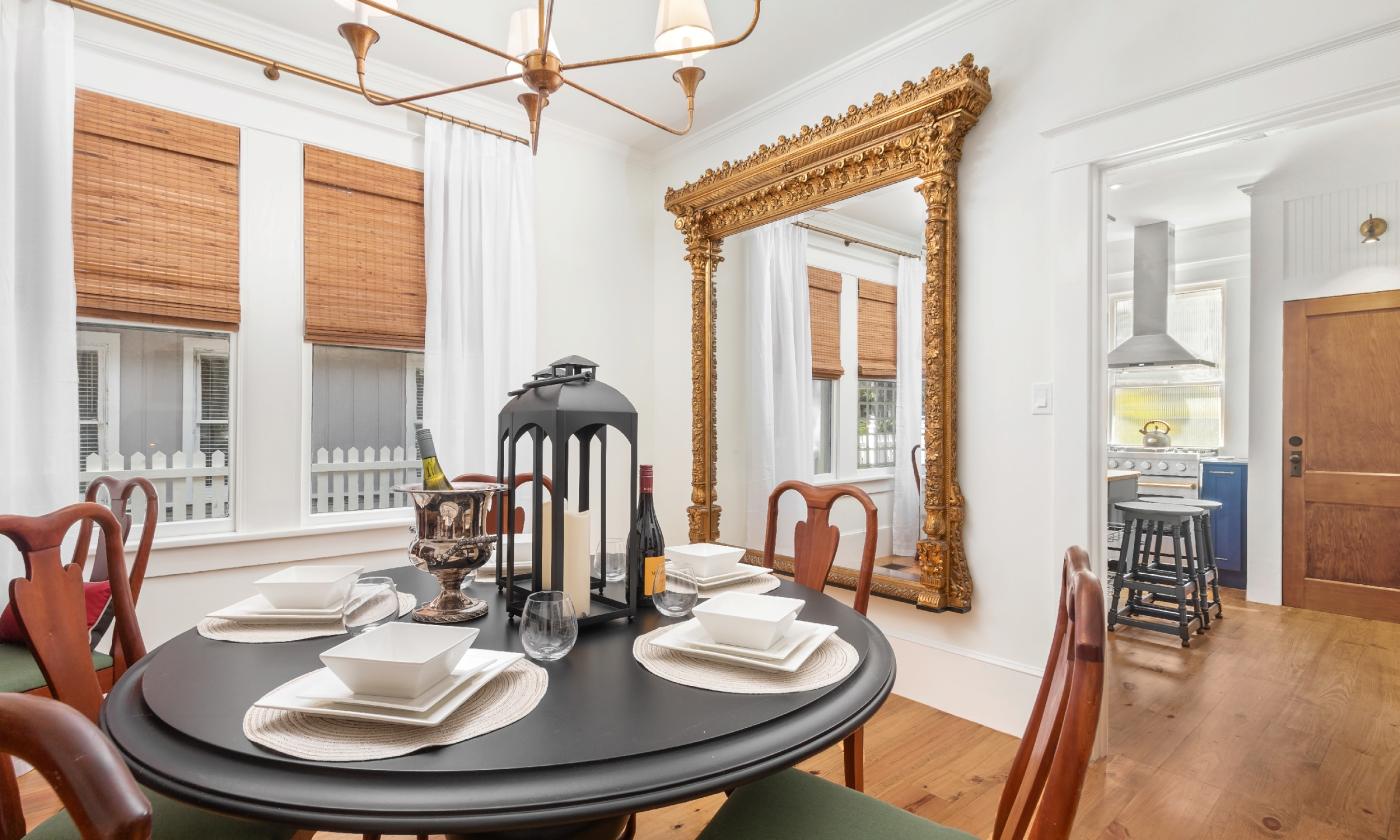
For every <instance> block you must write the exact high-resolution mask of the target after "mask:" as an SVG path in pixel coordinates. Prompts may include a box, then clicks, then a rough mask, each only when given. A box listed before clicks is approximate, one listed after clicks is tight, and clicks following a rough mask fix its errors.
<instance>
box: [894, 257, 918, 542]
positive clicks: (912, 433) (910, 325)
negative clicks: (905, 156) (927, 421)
mask: <svg viewBox="0 0 1400 840" xmlns="http://www.w3.org/2000/svg"><path fill="white" fill-rule="evenodd" d="M896 290H897V294H898V296H897V298H896V300H897V303H896V310H895V330H896V337H895V341H896V348H895V376H896V377H897V379H896V383H895V421H894V422H895V425H894V443H895V452H894V454H895V463H894V512H893V516H892V517H891V520H892V521H891V530H892V532H891V537H892V541H893V549H894V553H895V554H899V555H904V556H910V555H913V554H914V549H915V546H916V544H917V543H918V541H919V528H920V525H921V524H922V522H923V507H924V505H923V494H922V493H920V492H919V489H918V487H916V486H915V483H914V470H913V468H912V466H911V464H910V462H909V453H910V451H911V450H912V449H913V448H914V446H916V445H919V444H922V443H923V440H924V396H923V390H924V389H923V384H924V362H923V355H924V354H923V349H924V261H923V260H922V259H915V258H913V257H900V258H899V277H898V279H897V280H896ZM923 454H924V453H923V452H922V451H920V453H919V455H920V458H919V465H920V467H921V468H922V466H923V457H922V456H923ZM920 472H921V473H922V469H920ZM920 481H921V482H922V478H921V479H920Z"/></svg>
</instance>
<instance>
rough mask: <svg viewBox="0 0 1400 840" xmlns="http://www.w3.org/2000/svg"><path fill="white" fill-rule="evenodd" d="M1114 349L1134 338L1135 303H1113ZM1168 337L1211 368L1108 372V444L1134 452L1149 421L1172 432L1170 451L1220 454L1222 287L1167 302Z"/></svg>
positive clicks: (1222, 438) (1175, 296) (1124, 300)
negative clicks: (1183, 449)
mask: <svg viewBox="0 0 1400 840" xmlns="http://www.w3.org/2000/svg"><path fill="white" fill-rule="evenodd" d="M1112 317H1113V324H1112V328H1113V346H1115V347H1117V346H1118V345H1119V344H1121V343H1123V342H1124V341H1126V340H1127V339H1128V337H1129V336H1130V335H1132V331H1133V299H1132V297H1131V296H1130V295H1125V296H1121V297H1115V298H1114V299H1113V307H1112ZM1167 331H1168V332H1169V333H1170V334H1171V336H1172V338H1175V339H1176V340H1177V341H1179V342H1181V344H1182V345H1184V346H1185V347H1186V348H1187V349H1188V350H1190V351H1191V352H1193V353H1196V354H1197V355H1198V356H1200V357H1201V358H1203V359H1208V360H1211V361H1214V362H1215V364H1216V366H1215V367H1207V366H1204V365H1193V366H1188V367H1180V368H1140V369H1131V370H1115V371H1113V372H1112V418H1111V423H1110V429H1109V436H1110V437H1109V442H1110V443H1112V444H1114V445H1117V446H1138V445H1141V443H1142V436H1141V434H1140V433H1139V432H1138V430H1139V429H1141V428H1142V427H1143V425H1144V424H1145V423H1147V422H1149V421H1151V420H1161V421H1163V422H1165V423H1167V424H1168V425H1170V426H1171V428H1172V432H1171V437H1172V445H1173V446H1185V447H1193V448H1201V449H1218V448H1220V447H1221V446H1222V445H1224V442H1225V432H1224V428H1225V427H1224V417H1223V411H1222V404H1223V399H1222V397H1223V391H1224V384H1225V358H1224V351H1225V289H1224V286H1223V285H1222V284H1218V283H1217V284H1213V285H1209V286H1203V287H1197V288H1192V289H1186V290H1183V291H1179V292H1176V293H1174V294H1173V295H1172V296H1171V298H1170V299H1169V300H1168V302H1167Z"/></svg>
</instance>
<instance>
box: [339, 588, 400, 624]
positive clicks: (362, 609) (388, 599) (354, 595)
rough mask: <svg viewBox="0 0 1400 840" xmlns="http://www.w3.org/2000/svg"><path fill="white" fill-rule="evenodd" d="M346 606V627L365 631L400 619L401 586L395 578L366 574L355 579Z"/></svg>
mask: <svg viewBox="0 0 1400 840" xmlns="http://www.w3.org/2000/svg"><path fill="white" fill-rule="evenodd" d="M346 606H347V607H350V609H347V610H346V611H345V616H344V620H345V629H346V630H349V631H350V632H351V633H363V632H365V631H366V630H371V629H373V628H375V627H378V626H379V625H381V624H388V623H389V622H391V621H394V620H396V619H398V617H399V588H398V586H396V585H395V584H394V579H393V578H390V577H382V576H378V575H365V576H363V577H361V578H360V579H359V580H357V581H355V588H354V589H353V590H351V592H350V599H349V601H348V602H347V603H346Z"/></svg>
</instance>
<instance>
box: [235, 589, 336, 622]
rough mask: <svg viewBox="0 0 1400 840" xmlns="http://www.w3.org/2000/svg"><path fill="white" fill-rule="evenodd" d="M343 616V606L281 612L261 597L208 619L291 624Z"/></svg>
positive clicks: (334, 619)
mask: <svg viewBox="0 0 1400 840" xmlns="http://www.w3.org/2000/svg"><path fill="white" fill-rule="evenodd" d="M344 614H345V605H344V604H342V605H340V606H337V607H328V608H326V609H317V610H281V609H278V608H277V607H274V606H272V604H271V603H270V602H269V601H268V600H267V599H266V598H264V597H263V596H261V595H253V596H251V597H248V598H244V599H243V600H242V601H239V602H238V603H236V604H230V605H229V606H227V607H224V608H223V609H220V610H215V611H214V612H211V613H209V615H208V617H209V618H223V619H228V620H229V621H241V622H243V623H245V624H291V623H294V622H304V621H305V622H315V621H320V622H326V621H336V620H338V619H339V618H340V617H341V616H342V615H344Z"/></svg>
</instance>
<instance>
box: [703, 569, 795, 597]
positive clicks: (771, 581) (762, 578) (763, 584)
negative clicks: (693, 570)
mask: <svg viewBox="0 0 1400 840" xmlns="http://www.w3.org/2000/svg"><path fill="white" fill-rule="evenodd" d="M779 583H781V581H779V580H778V576H777V575H775V574H772V573H769V574H766V575H756V576H754V577H751V578H749V579H748V580H741V581H739V582H738V583H731V584H728V585H725V586H709V587H705V586H702V587H700V591H699V595H700V597H701V598H702V599H704V598H713V597H715V596H716V595H720V594H723V593H725V592H747V593H749V594H751V595H762V594H763V593H765V592H772V591H773V590H774V589H777V588H778V584H779Z"/></svg>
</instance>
